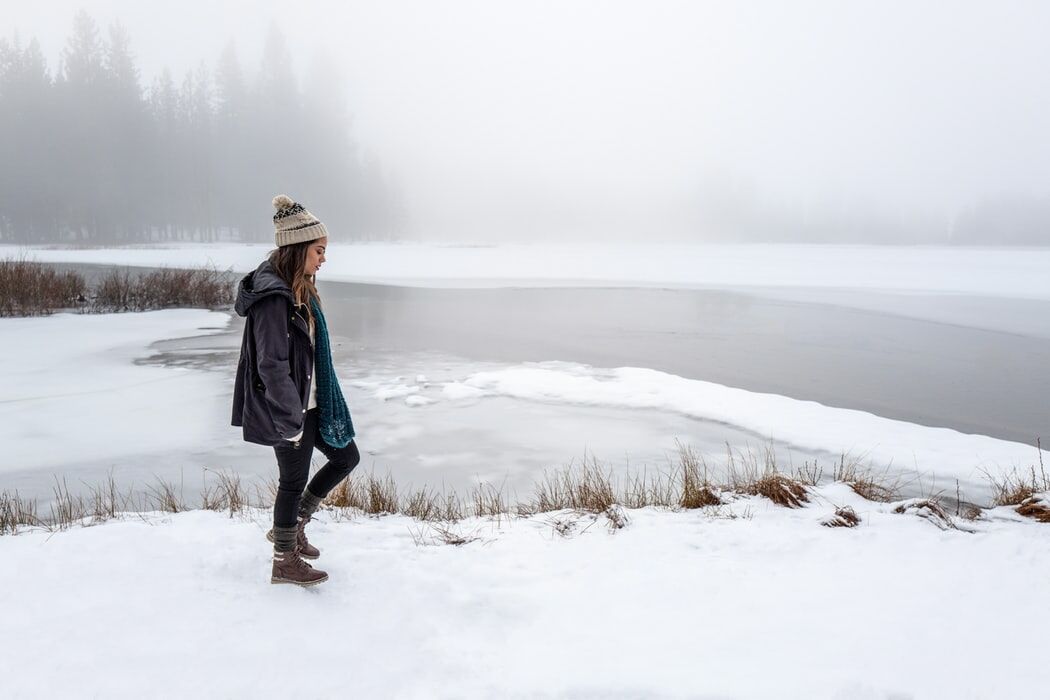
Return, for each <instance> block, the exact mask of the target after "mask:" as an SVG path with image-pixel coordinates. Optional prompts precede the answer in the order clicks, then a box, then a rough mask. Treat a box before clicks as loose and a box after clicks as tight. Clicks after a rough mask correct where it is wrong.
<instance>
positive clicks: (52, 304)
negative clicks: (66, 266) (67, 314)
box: [0, 258, 87, 316]
mask: <svg viewBox="0 0 1050 700" xmlns="http://www.w3.org/2000/svg"><path fill="white" fill-rule="evenodd" d="M86 291H87V286H86V284H85V283H84V278H83V277H82V276H81V275H79V274H78V273H76V272H73V271H67V272H59V271H58V270H56V269H55V268H53V267H49V266H47V265H44V264H41V263H36V262H30V261H28V260H26V259H25V258H20V259H6V260H0V316H40V315H44V314H51V313H54V312H55V311H58V310H60V309H67V308H72V307H77V306H79V305H80V304H83V303H84V302H85V301H86V296H85V295H86Z"/></svg>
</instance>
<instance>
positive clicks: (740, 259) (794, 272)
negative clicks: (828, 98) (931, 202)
mask: <svg viewBox="0 0 1050 700" xmlns="http://www.w3.org/2000/svg"><path fill="white" fill-rule="evenodd" d="M271 248H272V246H269V245H219V244H213V245H207V244H184V245H154V246H140V247H133V248H85V249H73V248H50V247H40V246H30V247H19V246H10V245H7V246H0V258H5V257H12V256H15V257H17V256H21V255H25V256H26V257H28V258H29V259H33V260H37V261H40V262H73V263H99V264H101V263H105V264H120V265H131V266H144V267H157V266H169V267H175V266H184V267H192V266H198V265H208V264H210V265H215V266H217V267H218V268H221V269H226V268H233V269H234V270H235V271H248V270H251V269H254V267H255V266H256V265H257V264H258V262H259V261H260V260H262V259H263V257H264V256H265V254H266V252H267V251H268V250H270V249H271ZM1048 265H1050V250H1047V249H1008V248H950V247H935V246H843V245H658V244H650V245H644V244H636V245H627V244H603V245H600V246H596V245H583V244H578V245H570V244H565V245H556V244H537V245H527V244H503V245H497V246H467V245H451V244H445V245H442V244H433V243H432V244H425V243H341V242H340V241H339V240H338V238H337V237H333V238H332V240H331V242H330V245H329V251H328V262H327V263H326V264H325V265H324V267H323V268H322V270H321V272H320V273H319V277H320V279H323V280H324V279H327V280H333V281H344V282H368V283H374V284H397V285H408V286H422V287H507V286H537V287H545V286H625V287H681V288H710V287H717V288H737V287H764V288H773V289H776V288H783V289H797V288H818V289H820V288H835V289H854V290H869V291H876V290H877V291H892V292H933V293H946V294H972V295H982V296H992V297H1011V298H1017V299H1043V300H1045V299H1050V276H1048V275H1046V273H1045V270H1046V269H1047V266H1048Z"/></svg>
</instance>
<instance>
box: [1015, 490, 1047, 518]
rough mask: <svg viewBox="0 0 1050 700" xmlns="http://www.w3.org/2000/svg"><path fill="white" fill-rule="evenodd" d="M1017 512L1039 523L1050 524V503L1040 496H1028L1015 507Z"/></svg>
mask: <svg viewBox="0 0 1050 700" xmlns="http://www.w3.org/2000/svg"><path fill="white" fill-rule="evenodd" d="M1017 512H1018V513H1020V514H1021V515H1023V516H1025V517H1026V518H1034V519H1035V520H1038V521H1039V522H1041V523H1050V503H1048V502H1047V501H1046V499H1045V498H1043V497H1042V496H1029V497H1028V498H1026V499H1025V500H1023V501H1022V502H1021V503H1020V504H1019V505H1018V506H1017Z"/></svg>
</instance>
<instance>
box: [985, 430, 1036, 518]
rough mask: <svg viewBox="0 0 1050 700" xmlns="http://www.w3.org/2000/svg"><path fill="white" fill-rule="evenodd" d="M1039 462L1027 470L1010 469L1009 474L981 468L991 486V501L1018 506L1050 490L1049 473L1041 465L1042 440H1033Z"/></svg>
mask: <svg viewBox="0 0 1050 700" xmlns="http://www.w3.org/2000/svg"><path fill="white" fill-rule="evenodd" d="M1035 447H1036V454H1037V455H1038V457H1039V464H1038V465H1032V466H1030V467H1029V468H1028V470H1027V471H1018V470H1017V469H1012V470H1011V471H1010V473H1009V474H1001V475H999V476H996V475H993V474H992V473H991V472H989V471H988V470H987V469H984V470H982V471H983V472H984V476H985V478H986V479H987V480H988V482H989V483H990V484H991V486H992V494H993V497H992V502H993V503H994V504H995V505H997V506H1019V505H1021V504H1022V503H1024V502H1025V501H1027V500H1029V499H1031V498H1032V497H1033V496H1035V495H1037V494H1040V493H1047V492H1050V474H1047V472H1046V467H1045V466H1044V465H1043V445H1042V440H1039V439H1037V440H1036V441H1035Z"/></svg>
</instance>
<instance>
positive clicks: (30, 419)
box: [0, 309, 230, 478]
mask: <svg viewBox="0 0 1050 700" xmlns="http://www.w3.org/2000/svg"><path fill="white" fill-rule="evenodd" d="M229 319H230V316H229V314H226V313H222V312H218V311H203V310H200V309H171V310H166V311H150V312H145V313H127V314H70V313H63V314H55V315H53V316H44V317H31V318H4V319H0V334H2V337H3V338H4V342H3V344H2V346H0V360H2V361H0V426H2V428H0V436H2V439H3V442H4V450H3V457H2V458H0V478H2V476H3V474H4V472H9V471H11V470H15V469H25V468H27V467H31V468H39V469H41V470H47V471H48V472H50V471H54V472H56V473H61V472H63V471H69V470H71V468H72V470H73V471H75V466H76V465H77V463H80V462H83V461H90V460H99V459H112V460H114V461H118V460H120V459H121V458H126V457H129V456H137V457H139V458H142V457H143V456H144V455H149V454H155V453H164V452H167V451H171V450H179V449H182V448H184V447H185V446H187V445H196V446H200V447H205V448H206V447H207V446H208V445H214V444H216V443H215V433H216V431H215V426H216V424H220V425H221V424H223V423H227V424H228V423H229V416H228V413H229V411H228V408H226V409H222V408H221V405H222V403H223V401H224V400H226V396H227V394H228V389H227V388H226V387H225V386H223V385H222V384H221V383H218V382H216V381H215V378H214V377H213V376H210V375H208V374H207V373H202V372H197V371H193V370H190V369H185V368H179V367H158V366H150V365H144V364H137V363H136V360H139V359H142V358H144V357H146V356H148V355H149V354H150V351H149V349H148V346H149V345H150V344H151V343H154V342H156V341H159V340H163V339H165V338H178V337H183V336H190V335H202V334H207V333H218V332H221V331H223V330H225V329H226V327H227V326H228V324H229Z"/></svg>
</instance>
